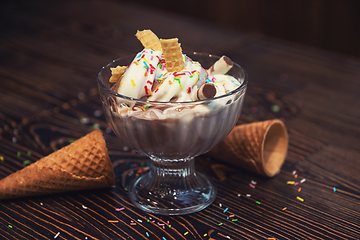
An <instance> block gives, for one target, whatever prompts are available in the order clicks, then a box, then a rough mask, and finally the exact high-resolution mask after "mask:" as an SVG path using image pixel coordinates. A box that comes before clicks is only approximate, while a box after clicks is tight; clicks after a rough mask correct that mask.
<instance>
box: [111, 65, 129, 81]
mask: <svg viewBox="0 0 360 240" xmlns="http://www.w3.org/2000/svg"><path fill="white" fill-rule="evenodd" d="M126 69H127V66H117V67H115V68H110V70H111V77H110V79H109V82H117V81H119V80H120V79H121V77H122V75H123V74H124V72H125V71H126Z"/></svg>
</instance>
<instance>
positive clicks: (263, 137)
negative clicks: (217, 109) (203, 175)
mask: <svg viewBox="0 0 360 240" xmlns="http://www.w3.org/2000/svg"><path fill="white" fill-rule="evenodd" d="M287 148H288V135H287V131H286V127H285V125H284V124H283V122H282V121H280V120H278V119H274V120H268V121H263V122H255V123H250V124H243V125H239V126H236V127H235V128H234V129H233V130H232V131H231V132H230V134H229V135H228V136H227V137H226V138H225V139H224V141H222V142H221V143H219V144H218V145H217V146H215V148H214V149H212V150H211V151H210V152H209V153H208V154H209V155H210V156H213V157H215V158H218V159H220V160H223V161H225V162H228V163H230V164H233V165H235V166H238V167H241V168H244V169H247V170H250V171H252V172H256V173H258V174H261V175H264V176H267V177H273V176H275V175H277V174H278V173H279V172H280V169H281V166H282V164H283V163H284V161H285V157H286V154H287Z"/></svg>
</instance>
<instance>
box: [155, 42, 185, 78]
mask: <svg viewBox="0 0 360 240" xmlns="http://www.w3.org/2000/svg"><path fill="white" fill-rule="evenodd" d="M160 43H161V47H162V50H163V54H164V58H165V63H166V69H167V71H168V72H180V71H181V70H183V69H184V60H183V55H182V49H181V47H180V44H179V43H178V39H177V38H171V39H160Z"/></svg>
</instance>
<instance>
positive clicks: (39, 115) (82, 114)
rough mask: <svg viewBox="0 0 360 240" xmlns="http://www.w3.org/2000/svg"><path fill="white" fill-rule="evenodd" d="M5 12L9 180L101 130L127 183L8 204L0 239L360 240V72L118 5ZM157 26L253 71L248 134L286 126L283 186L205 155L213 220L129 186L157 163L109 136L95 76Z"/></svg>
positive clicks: (1, 120)
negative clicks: (27, 164) (164, 212)
mask: <svg viewBox="0 0 360 240" xmlns="http://www.w3.org/2000/svg"><path fill="white" fill-rule="evenodd" d="M0 9H1V10H0V13H1V17H2V21H1V30H2V31H0V34H1V38H0V83H1V87H0V157H1V158H0V178H4V177H6V176H7V175H9V174H11V173H13V172H15V171H17V170H19V169H22V168H23V167H24V161H26V160H30V161H31V162H35V161H37V160H38V159H40V158H41V157H43V156H46V155H48V154H50V153H51V152H53V151H56V150H57V149H59V148H61V147H63V146H65V145H67V144H70V143H71V141H72V140H75V139H78V138H80V137H82V136H84V135H85V134H87V133H89V132H90V131H91V130H92V129H93V128H95V127H99V128H100V129H101V130H102V132H103V133H104V136H105V138H106V143H107V146H108V148H109V153H110V157H111V160H112V162H113V166H114V169H115V174H116V184H115V185H114V186H113V187H112V188H109V189H99V190H91V191H81V192H73V193H64V194H55V195H49V196H40V197H31V198H26V199H16V200H9V201H3V202H0V238H1V239H49V238H52V239H53V238H54V237H55V236H56V237H57V239H160V240H163V239H164V238H165V239H209V238H213V239H228V237H230V238H231V239H268V238H276V239H359V238H360V230H359V229H360V218H359V216H360V204H359V203H360V190H359V185H360V177H359V172H360V164H359V159H360V148H359V146H360V127H359V126H360V125H359V119H360V105H359V102H360V98H359V94H358V93H359V92H360V84H359V79H360V62H359V61H357V60H354V59H350V58H345V57H341V56H337V55H332V54H330V53H327V52H323V51H320V50H317V49H312V48H305V47H303V46H297V45H292V44H289V43H285V42H280V41H279V40H274V39H269V38H263V37H259V36H254V35H251V34H246V33H238V32H233V31H230V30H226V29H218V28H216V27H214V26H212V25H207V24H204V23H199V22H196V21H193V20H191V19H187V18H186V17H183V16H181V15H173V14H170V13H167V12H162V11H160V10H154V11H148V9H146V8H143V7H141V6H139V5H131V4H125V3H122V2H116V1H97V0H94V1H62V2H46V1H35V2H31V3H30V2H29V3H27V2H25V1H24V2H22V1H19V2H8V3H1V7H0ZM134 16H139V17H134ZM5 22H6V24H5ZM144 28H150V29H152V30H153V31H154V32H155V33H156V34H157V35H159V36H160V37H163V38H167V37H178V38H179V41H180V42H181V43H182V47H183V50H184V52H187V51H189V52H190V51H195V50H196V51H202V52H210V53H213V54H218V55H221V54H226V55H228V56H229V57H230V58H232V59H233V60H234V61H235V62H238V63H239V64H241V65H242V66H243V67H244V68H245V69H246V70H247V72H248V75H249V79H250V80H249V86H248V92H247V96H246V100H245V104H244V107H243V112H242V115H241V117H240V119H239V121H238V123H239V124H241V123H247V122H252V121H260V120H267V119H272V118H282V119H284V121H285V124H286V126H287V128H288V132H289V138H290V142H289V152H288V156H287V158H286V162H285V164H284V166H283V169H282V172H281V173H280V174H279V175H278V176H276V177H274V178H270V179H269V178H264V177H261V176H258V175H254V174H252V173H249V172H246V171H244V170H241V169H237V168H234V167H233V166H230V165H227V164H225V163H222V162H219V161H218V160H216V159H212V158H209V157H208V156H206V155H203V156H200V157H198V158H197V160H196V168H197V170H198V171H200V172H203V173H205V174H207V175H208V176H210V177H211V178H212V180H213V181H214V183H215V185H216V186H217V188H218V197H217V199H216V201H215V202H214V203H213V204H212V205H211V206H209V207H208V208H206V209H205V210H203V211H201V212H198V213H195V214H191V215H185V216H174V217H164V216H156V215H152V214H147V213H144V212H142V211H140V210H138V209H137V208H135V207H134V206H133V205H132V204H131V203H130V201H129V198H128V196H127V190H126V189H127V185H128V182H129V181H130V180H131V179H132V178H134V177H135V176H136V174H141V172H142V170H146V169H148V160H147V158H146V157H144V156H141V155H139V154H137V153H135V152H133V151H132V150H131V149H130V148H129V147H128V146H125V145H124V144H123V143H122V142H121V141H120V140H119V139H118V138H116V136H115V135H114V134H113V133H112V131H111V129H109V127H108V124H107V122H106V120H105V117H104V116H103V115H102V107H101V103H100V100H99V96H98V92H97V85H96V75H97V72H98V70H99V69H100V68H101V66H103V65H105V64H106V63H107V62H110V61H111V60H112V59H115V58H118V57H122V56H125V55H129V54H135V53H136V52H138V51H140V50H141V49H142V47H141V44H140V43H139V42H138V41H137V40H136V38H135V36H134V35H135V33H136V30H138V29H144ZM274 106H277V107H275V108H274ZM294 170H296V171H297V175H296V178H295V175H293V171H294ZM302 179H306V181H305V182H303V183H300V181H301V180H302ZM252 181H256V184H255V185H254V186H255V188H252V187H251V186H250V185H249V184H250V183H251V182H252ZM287 181H296V182H298V183H299V184H298V185H296V186H294V185H288V184H287ZM334 187H335V190H336V191H334ZM300 188H301V189H300ZM299 189H300V191H299ZM297 197H300V198H302V199H304V201H303V202H301V201H299V200H298V199H297ZM116 208H124V210H122V211H115V209H116ZM226 208H228V210H226ZM284 208H286V209H285V210H284ZM225 210H226V211H225ZM224 211H225V212H224ZM231 215H234V216H232V217H229V216H231ZM227 217H229V219H227ZM233 219H237V220H234V221H232V220H233ZM108 220H116V221H118V222H116V223H110V222H108ZM131 221H134V222H135V223H136V225H134V226H132V225H130V223H131ZM148 221H149V222H148ZM153 221H154V222H153ZM221 223H222V224H221ZM159 224H160V225H161V224H164V228H163V226H159ZM219 224H220V225H219ZM169 225H171V226H169ZM146 233H148V234H149V237H147V235H146Z"/></svg>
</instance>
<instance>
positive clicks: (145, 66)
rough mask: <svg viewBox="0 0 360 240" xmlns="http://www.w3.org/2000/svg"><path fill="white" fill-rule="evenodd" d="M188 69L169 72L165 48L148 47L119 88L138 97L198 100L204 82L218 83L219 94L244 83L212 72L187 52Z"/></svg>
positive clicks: (165, 99) (127, 94) (125, 75)
mask: <svg viewBox="0 0 360 240" xmlns="http://www.w3.org/2000/svg"><path fill="white" fill-rule="evenodd" d="M183 60H184V66H185V67H184V69H183V70H181V71H179V72H168V71H167V70H166V63H165V59H164V56H163V55H162V52H161V51H154V50H151V49H144V50H142V51H141V52H139V53H138V54H137V55H136V57H135V58H134V60H133V61H132V62H131V64H130V65H129V67H128V69H127V70H126V71H125V73H124V75H123V77H122V79H121V82H120V85H119V88H118V90H117V92H118V93H119V94H121V95H124V96H128V97H131V98H136V99H146V100H148V101H158V102H170V101H172V102H191V101H196V100H198V96H197V90H198V89H199V88H200V86H201V85H202V84H204V83H212V84H214V86H215V87H216V90H217V92H216V95H215V97H217V96H221V95H224V94H227V93H229V92H231V91H233V90H235V89H236V88H237V87H239V86H240V84H241V83H240V82H239V81H238V80H236V79H235V78H234V77H232V76H229V75H223V74H215V75H208V73H207V72H206V70H205V69H204V68H202V66H201V64H200V63H199V62H197V61H193V60H192V59H190V58H189V57H188V56H186V55H185V54H183Z"/></svg>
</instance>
